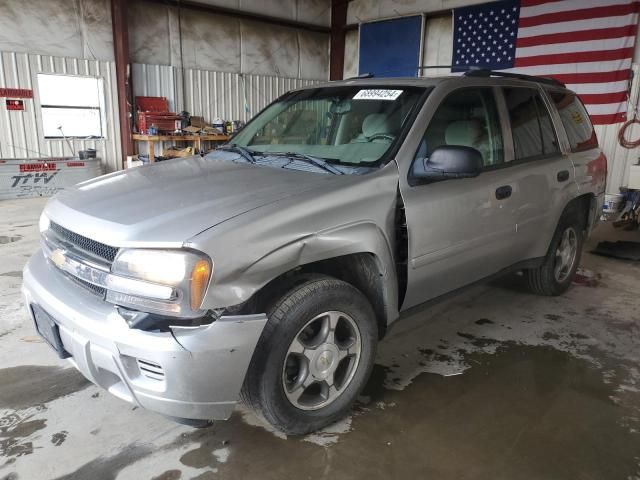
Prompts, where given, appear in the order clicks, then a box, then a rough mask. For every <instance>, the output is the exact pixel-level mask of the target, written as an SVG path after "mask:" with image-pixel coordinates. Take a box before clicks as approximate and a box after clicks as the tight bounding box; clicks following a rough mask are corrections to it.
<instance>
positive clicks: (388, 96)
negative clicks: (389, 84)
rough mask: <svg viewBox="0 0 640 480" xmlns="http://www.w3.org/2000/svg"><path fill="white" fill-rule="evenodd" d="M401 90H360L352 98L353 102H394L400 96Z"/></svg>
mask: <svg viewBox="0 0 640 480" xmlns="http://www.w3.org/2000/svg"><path fill="white" fill-rule="evenodd" d="M402 92H403V91H402V90H383V89H375V90H360V91H359V92H358V93H356V94H355V96H354V97H353V99H354V100H395V99H396V98H398V97H399V96H400V95H402Z"/></svg>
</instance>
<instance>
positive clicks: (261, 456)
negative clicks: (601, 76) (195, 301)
mask: <svg viewBox="0 0 640 480" xmlns="http://www.w3.org/2000/svg"><path fill="white" fill-rule="evenodd" d="M559 1H560V2H567V3H569V4H571V5H574V4H575V6H574V7H572V8H568V9H567V11H569V12H570V13H571V14H572V15H574V17H572V18H573V19H574V20H576V19H578V18H579V17H578V14H579V12H580V11H581V10H583V9H585V10H588V8H601V7H604V8H614V7H611V5H616V6H619V5H623V6H625V5H626V6H628V7H630V8H631V9H630V10H624V11H621V12H620V14H615V13H614V14H613V17H609V19H611V18H614V19H619V18H627V17H628V18H631V19H632V20H631V22H632V23H631V27H630V31H631V32H633V38H632V39H631V40H629V43H628V44H626V45H627V46H626V47H625V49H624V50H625V51H626V52H627V53H625V55H626V56H622V57H617V58H615V61H616V62H618V63H619V65H618V67H617V68H618V69H619V70H620V71H621V72H622V74H621V76H620V75H618V76H617V77H616V78H617V80H606V81H603V82H601V83H602V88H603V90H597V92H604V91H606V92H610V95H611V96H610V97H609V100H608V101H607V102H608V103H606V102H605V101H604V100H601V101H599V100H597V99H592V97H593V96H594V92H595V90H594V92H587V93H586V94H585V96H584V97H583V101H584V103H586V104H587V107H588V110H589V113H590V114H591V115H592V117H593V118H594V119H595V118H596V115H597V116H599V118H600V119H601V121H594V123H595V131H596V134H597V136H598V140H599V144H600V146H601V148H602V150H603V152H604V153H605V155H606V157H607V159H608V169H607V187H606V194H607V195H606V203H605V206H604V213H603V217H602V221H601V222H600V224H599V226H598V227H597V228H596V229H595V230H594V232H593V234H592V236H591V238H590V239H589V240H588V241H587V242H586V244H585V246H584V249H583V255H582V259H581V264H580V267H579V269H578V274H577V276H576V278H575V280H574V282H573V284H572V286H571V288H570V289H569V290H568V292H566V293H564V294H563V295H560V296H557V297H541V296H536V295H534V294H532V293H529V292H528V291H527V290H526V288H525V287H524V285H523V283H524V282H523V277H522V275H520V274H519V273H514V274H510V275H508V276H506V277H504V278H499V279H496V280H492V281H490V282H488V283H482V284H478V285H474V286H471V287H470V288H467V289H465V290H464V291H462V292H460V293H457V294H456V295H452V296H447V298H445V299H442V300H440V301H438V302H434V303H430V304H428V305H426V306H424V308H419V309H412V310H411V311H410V313H408V314H407V315H405V316H404V317H403V318H401V319H400V320H399V321H397V322H395V323H394V324H393V325H392V327H391V328H390V329H389V331H388V332H387V335H386V336H385V338H384V339H383V340H382V341H381V342H380V344H379V347H378V352H377V356H376V360H375V366H374V369H373V373H372V375H371V378H370V379H369V381H368V383H367V386H366V387H365V389H364V391H363V392H362V394H361V395H360V396H359V398H358V401H357V402H356V404H355V405H354V407H353V408H352V410H351V412H350V414H349V415H348V416H346V417H345V418H343V419H342V420H340V421H338V422H337V423H335V424H333V425H331V426H329V427H326V428H324V429H322V430H320V431H318V432H315V433H311V434H309V435H305V436H303V437H291V436H289V437H288V436H286V435H284V434H282V433H281V432H278V431H277V430H275V429H273V428H272V427H271V426H269V425H268V424H266V423H265V422H264V421H263V420H261V419H259V418H258V417H257V416H255V415H254V414H253V413H252V412H251V411H250V410H249V409H247V408H246V407H245V406H243V405H241V404H239V405H238V406H237V407H236V409H235V411H234V413H233V415H232V417H231V418H230V419H229V420H227V421H220V422H214V423H213V425H212V426H210V427H208V428H204V429H194V428H192V427H189V426H186V425H179V424H176V423H174V422H172V421H171V420H169V419H166V418H164V417H162V416H160V415H158V414H155V413H153V412H150V411H147V410H144V409H141V408H138V407H136V406H131V405H129V404H127V403H124V402H123V401H122V400H119V399H118V398H116V397H114V396H112V395H110V394H109V393H107V392H105V391H104V390H102V389H100V388H99V387H97V386H95V385H93V384H92V383H90V382H89V381H88V380H86V379H85V378H84V377H83V376H82V374H81V373H79V372H78V371H77V370H76V369H74V368H72V367H71V366H70V365H69V363H68V362H66V361H64V360H59V359H57V358H56V356H55V355H54V354H52V352H51V349H50V347H49V346H48V345H47V344H46V343H45V342H44V340H42V339H41V338H40V336H38V334H37V332H36V330H35V329H34V325H33V322H32V320H31V318H30V317H29V314H28V312H27V310H26V307H25V305H24V301H23V297H22V293H21V288H22V271H23V268H24V266H25V264H26V262H27V260H28V259H29V257H31V255H33V254H34V252H36V250H37V249H38V248H39V245H40V232H39V229H38V219H39V217H40V214H41V212H42V210H43V208H44V206H45V204H46V202H47V201H48V200H49V198H50V197H51V196H52V195H54V194H56V193H57V192H59V191H61V190H63V189H64V188H65V187H69V186H71V185H73V184H75V183H77V182H80V181H82V180H85V179H88V178H92V177H95V176H98V175H101V174H111V173H113V172H117V171H121V170H126V169H130V168H149V165H148V164H151V163H155V162H159V161H163V160H168V159H170V158H173V157H183V156H188V155H191V154H194V153H199V152H208V151H210V150H213V149H215V148H217V147H218V146H220V145H221V144H223V143H225V142H227V141H228V140H229V139H230V138H232V135H234V134H235V133H236V132H237V131H239V130H241V129H242V127H243V126H244V125H245V124H246V123H247V122H248V121H250V120H251V118H252V117H253V116H255V115H256V114H257V113H259V112H260V111H261V110H262V109H263V108H264V107H266V106H267V105H269V104H270V103H271V102H273V101H274V100H275V99H277V98H278V97H279V96H281V95H283V94H285V93H286V92H288V91H290V90H293V89H296V88H300V87H305V86H309V85H315V84H320V83H323V82H327V81H333V80H342V79H347V78H352V77H357V76H359V75H364V74H373V75H374V78H375V77H394V76H402V77H406V76H409V77H416V76H419V77H420V76H424V77H430V76H447V75H452V73H451V68H452V58H454V56H455V52H454V49H455V48H456V46H455V45H456V43H455V22H454V20H455V16H456V14H457V13H458V12H460V11H461V10H460V9H464V8H467V7H475V6H477V5H482V4H485V3H489V2H486V1H485V0H450V1H442V2H433V1H429V0H403V1H396V0H393V1H392V0H384V1H380V2H375V1H369V0H268V1H262V2H261V1H253V0H197V1H190V0H185V1H182V0H131V1H127V0H71V1H64V0H28V1H18V0H6V1H4V2H2V4H1V5H0V97H3V98H2V100H3V101H1V103H0V347H1V348H0V480H27V479H29V480H30V479H47V480H48V479H51V480H53V479H56V480H72V479H74V480H77V479H89V478H92V479H97V480H103V479H104V480H116V479H118V480H123V479H150V480H151V479H154V480H179V479H184V480H186V479H193V480H196V479H197V480H213V479H218V478H219V479H250V478H260V479H302V478H313V479H315V478H329V477H330V478H336V479H359V478H385V479H387V478H434V479H484V478H486V479H489V478H491V479H512V478H526V479H529V478H530V479H618V478H619V479H625V480H633V479H639V478H640V353H639V352H640V348H639V346H640V315H639V314H638V306H640V300H639V299H640V283H639V281H638V279H639V278H640V277H639V272H640V263H639V262H640V249H638V247H637V246H636V247H635V248H636V249H635V251H631V252H629V251H626V252H620V251H618V252H617V253H616V252H613V253H611V252H608V253H606V252H605V253H603V251H602V248H603V245H608V246H611V245H612V242H640V233H639V230H638V217H637V215H638V214H639V213H640V195H639V194H638V191H639V190H640V165H639V164H640V141H638V142H635V140H637V139H638V138H640V127H638V124H639V123H640V122H639V121H637V120H635V119H636V116H637V114H638V113H639V110H638V98H639V92H640V75H638V73H639V72H640V42H638V41H636V38H635V37H636V36H637V30H638V24H639V22H638V3H637V2H635V1H630V2H625V1H615V0H609V1H607V0H602V1H597V0H594V1H592V2H588V3H589V5H588V6H587V5H582V4H581V3H580V2H574V1H573V0H559ZM527 2H529V3H527ZM538 3H539V4H541V5H545V4H546V3H547V2H542V1H540V2H536V1H535V0H522V1H521V2H519V4H520V8H522V6H523V5H533V4H536V5H537V4H538ZM587 7H588V8H587ZM615 8H617V7H615ZM625 8H626V7H625ZM594 21H595V20H594ZM607 21H608V20H607V19H606V18H604V17H603V18H602V19H601V22H603V23H602V24H601V26H600V28H603V26H604V27H606V26H607V24H606V22H607ZM616 21H617V20H616ZM594 28H598V27H594ZM599 49H600V47H595V50H596V51H597V50H599ZM588 53H589V52H588ZM566 65H569V67H567V68H569V70H567V71H572V70H570V69H571V68H575V71H576V72H577V71H579V66H578V65H579V60H576V63H575V64H573V63H566ZM551 73H553V72H551ZM613 84H616V85H617V86H612V85H613ZM606 88H609V90H607V89H606ZM578 93H579V94H580V92H578ZM581 95H582V94H581ZM588 99H589V100H588ZM591 99H592V100H591ZM611 99H613V100H611ZM145 102H146V103H145ZM611 105H613V107H611V108H613V109H607V108H608V107H609V106H611ZM605 117H606V118H605ZM167 125H169V126H167ZM623 126H624V130H622V128H623ZM302 128H304V124H302ZM621 132H622V133H621ZM52 164H55V168H54V167H50V166H51V165H52ZM157 195H158V196H161V195H162V191H160V190H159V191H158V192H157ZM131 208H132V209H135V208H137V206H136V205H131ZM444 214H445V215H446V212H444ZM452 221H454V219H453V218H452ZM603 242H608V243H606V244H603ZM627 245H631V244H627ZM595 250H599V253H594V251H595ZM614 257H618V258H614Z"/></svg>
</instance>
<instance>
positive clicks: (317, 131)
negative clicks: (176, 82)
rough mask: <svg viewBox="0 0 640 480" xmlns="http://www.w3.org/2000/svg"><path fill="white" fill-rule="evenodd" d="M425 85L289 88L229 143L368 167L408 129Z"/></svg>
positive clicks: (253, 149)
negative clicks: (295, 89) (290, 91)
mask: <svg viewBox="0 0 640 480" xmlns="http://www.w3.org/2000/svg"><path fill="white" fill-rule="evenodd" d="M423 92H424V89H423V88H415V87H395V88H392V87H389V88H386V87H384V88H382V87H370V86H355V87H354V86H349V87H329V88H316V89H309V90H302V91H298V92H292V93H290V94H288V95H285V96H284V97H282V98H281V99H279V100H277V101H276V102H274V103H273V104H271V105H270V106H269V107H267V108H266V109H265V110H264V111H262V112H261V113H260V114H259V115H258V116H257V117H256V118H255V119H254V120H252V121H251V122H250V123H249V124H248V125H247V126H246V127H245V128H244V129H243V130H242V131H241V132H239V133H238V134H237V135H236V136H235V137H234V138H233V139H232V140H231V145H234V146H239V147H244V148H246V149H250V151H251V152H259V153H261V154H262V153H267V154H275V153H280V154H297V155H306V156H313V157H315V158H316V159H321V160H325V161H326V162H327V163H330V164H333V165H341V164H342V165H351V166H359V167H372V166H375V165H376V164H377V163H378V162H379V161H381V160H382V159H383V157H384V155H385V153H387V152H388V151H389V150H390V149H391V147H392V145H394V143H395V142H396V141H397V140H398V139H399V138H400V136H401V132H402V131H403V129H405V128H406V127H407V123H408V118H409V117H410V115H411V113H412V112H413V111H414V108H415V107H416V105H417V104H418V100H419V99H420V96H421V95H422V93H423Z"/></svg>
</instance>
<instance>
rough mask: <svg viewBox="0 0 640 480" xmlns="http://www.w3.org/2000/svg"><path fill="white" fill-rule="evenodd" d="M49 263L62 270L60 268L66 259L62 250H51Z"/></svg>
mask: <svg viewBox="0 0 640 480" xmlns="http://www.w3.org/2000/svg"><path fill="white" fill-rule="evenodd" d="M50 258H51V261H52V262H53V263H54V264H55V265H56V267H58V268H62V266H63V265H64V264H65V263H66V261H67V258H66V257H65V256H64V250H61V249H59V248H56V249H55V250H53V251H52V252H51V257H50Z"/></svg>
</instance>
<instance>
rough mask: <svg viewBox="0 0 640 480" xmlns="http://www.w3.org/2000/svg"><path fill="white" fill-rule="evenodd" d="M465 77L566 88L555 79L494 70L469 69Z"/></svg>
mask: <svg viewBox="0 0 640 480" xmlns="http://www.w3.org/2000/svg"><path fill="white" fill-rule="evenodd" d="M464 76H465V77H505V78H517V79H518V80H528V81H530V82H537V83H544V84H547V85H555V86H559V87H566V85H565V84H564V83H562V82H560V81H558V80H556V79H555V78H549V77H538V76H535V75H525V74H523V73H511V72H496V71H495V70H487V69H484V68H479V69H471V70H467V71H466V72H464Z"/></svg>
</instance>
